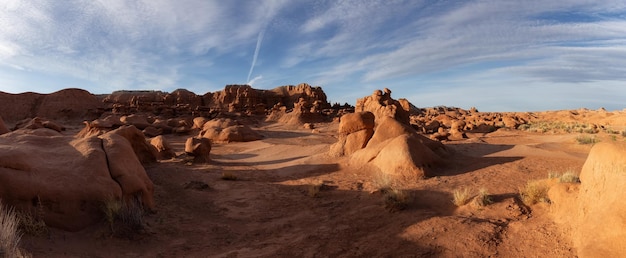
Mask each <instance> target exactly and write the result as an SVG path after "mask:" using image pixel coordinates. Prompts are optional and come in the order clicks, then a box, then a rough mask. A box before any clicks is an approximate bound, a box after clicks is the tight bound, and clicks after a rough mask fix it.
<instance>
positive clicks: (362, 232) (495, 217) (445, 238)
mask: <svg viewBox="0 0 626 258" xmlns="http://www.w3.org/2000/svg"><path fill="white" fill-rule="evenodd" d="M255 129H256V130H258V132H260V133H261V134H262V135H264V136H265V139H263V140H260V141H255V142H246V143H228V144H214V146H213V149H212V151H211V155H212V162H211V163H210V164H207V165H192V164H189V163H186V162H184V161H182V160H180V159H172V160H167V161H163V162H160V163H159V164H156V165H152V166H150V167H148V168H147V172H148V175H149V176H150V178H151V179H152V180H153V182H154V184H155V200H156V203H157V207H158V208H157V209H158V210H157V212H156V213H154V214H148V215H146V217H145V220H146V224H147V226H146V232H145V233H143V234H139V235H136V236H134V237H132V238H131V239H127V238H119V237H111V234H110V229H109V228H108V227H107V226H106V222H103V223H102V225H98V226H94V227H93V228H90V229H87V230H84V231H81V232H76V233H71V232H63V231H58V230H52V231H51V233H50V236H49V237H32V236H25V237H24V239H23V240H22V246H23V247H24V248H25V249H26V250H28V251H29V252H31V253H32V254H33V255H34V257H573V256H576V255H575V253H576V252H575V250H574V249H573V248H572V245H571V243H570V241H569V239H568V238H567V237H566V236H565V234H563V233H561V231H560V230H559V229H558V228H557V227H556V225H555V224H554V222H552V220H551V219H550V214H549V206H548V205H546V204H539V205H534V206H532V207H527V206H525V205H524V204H522V203H521V201H519V199H518V197H517V193H518V189H519V188H520V187H521V186H523V185H524V184H525V183H526V182H527V181H528V180H530V179H540V178H546V177H547V175H548V173H549V172H557V173H563V172H566V171H568V170H571V171H575V172H578V171H580V168H581V167H582V165H583V163H584V161H585V158H586V156H587V154H588V152H589V150H590V146H586V145H579V144H577V143H576V142H575V140H574V139H575V137H576V136H577V134H549V135H545V134H536V133H525V132H520V131H516V130H500V131H497V132H494V133H491V134H488V135H478V134H476V135H470V139H467V140H463V141H456V142H447V143H446V146H447V147H448V148H449V149H450V151H451V152H452V154H451V155H450V157H449V158H448V160H447V163H446V164H445V165H444V166H442V167H441V168H439V169H438V170H437V171H436V173H437V175H438V176H435V177H431V178H428V179H425V180H422V181H418V182H404V183H403V184H402V186H401V187H402V188H403V189H405V190H407V191H408V192H409V193H410V195H411V196H412V200H411V201H410V203H409V205H408V208H407V209H405V210H402V211H398V212H390V211H388V210H387V209H385V207H384V205H383V197H382V195H381V194H380V191H377V190H378V189H380V187H381V185H384V184H385V183H386V180H387V179H386V178H385V177H382V176H380V175H378V174H376V173H373V172H371V171H368V170H367V169H360V168H354V167H348V166H346V165H345V164H346V159H345V158H339V159H337V158H330V157H328V156H326V154H325V153H326V151H327V150H328V148H329V145H330V144H332V143H334V142H335V141H336V138H335V137H334V136H333V134H334V132H336V124H334V125H333V124H322V125H318V130H319V132H315V133H313V132H311V130H304V129H288V128H286V127H284V126H281V125H277V124H264V125H262V126H260V127H257V128H255ZM186 137H188V136H167V139H168V140H169V141H170V142H171V144H172V145H173V147H174V148H175V149H176V150H177V151H182V149H183V144H184V140H185V139H186ZM223 173H227V174H232V175H234V176H236V177H237V180H223V179H221V178H222V175H223ZM190 182H196V184H197V183H198V182H202V183H205V184H207V185H208V188H205V189H202V188H201V187H196V188H194V187H192V185H191V184H190ZM315 185H317V186H320V185H321V189H320V191H319V193H317V194H316V195H315V196H313V194H311V192H310V191H311V189H312V188H313V186H315ZM463 187H469V188H472V189H474V190H478V189H480V188H484V189H486V190H488V191H489V193H490V194H492V198H493V200H494V203H493V204H491V205H488V206H486V207H477V206H473V205H465V206H462V207H456V206H455V205H454V204H453V203H452V192H453V191H454V190H455V189H460V188H463Z"/></svg>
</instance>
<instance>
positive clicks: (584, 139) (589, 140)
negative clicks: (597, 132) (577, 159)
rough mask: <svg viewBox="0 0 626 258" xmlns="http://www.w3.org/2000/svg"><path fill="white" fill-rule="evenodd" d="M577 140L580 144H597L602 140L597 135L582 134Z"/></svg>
mask: <svg viewBox="0 0 626 258" xmlns="http://www.w3.org/2000/svg"><path fill="white" fill-rule="evenodd" d="M576 142H577V143H578V144H583V145H587V144H596V143H598V142H600V139H598V138H597V137H595V136H588V135H580V136H578V137H576Z"/></svg>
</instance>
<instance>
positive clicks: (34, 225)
mask: <svg viewBox="0 0 626 258" xmlns="http://www.w3.org/2000/svg"><path fill="white" fill-rule="evenodd" d="M36 205H37V207H36V211H35V212H18V213H17V216H18V218H19V219H20V229H21V230H22V232H24V234H27V235H30V236H47V235H49V234H50V230H49V229H48V225H46V222H45V221H44V219H43V218H44V210H43V204H42V202H41V198H40V197H39V196H37V203H36Z"/></svg>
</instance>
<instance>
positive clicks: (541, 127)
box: [518, 121, 598, 133]
mask: <svg viewBox="0 0 626 258" xmlns="http://www.w3.org/2000/svg"><path fill="white" fill-rule="evenodd" d="M594 128H595V126H593V125H588V124H581V123H578V122H574V123H568V122H559V121H537V122H532V123H526V124H522V125H520V126H519V127H518V129H519V130H523V131H529V132H537V133H547V132H551V133H583V132H585V133H598V130H597V129H594Z"/></svg>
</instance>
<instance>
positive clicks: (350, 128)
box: [329, 89, 447, 180]
mask: <svg viewBox="0 0 626 258" xmlns="http://www.w3.org/2000/svg"><path fill="white" fill-rule="evenodd" d="M357 103H358V104H357V108H356V109H357V110H363V111H362V112H357V113H354V114H346V115H343V116H342V117H341V118H340V123H339V139H338V141H337V143H335V144H333V145H332V146H331V147H330V151H329V155H331V156H335V157H336V156H343V155H347V156H350V164H351V165H353V166H357V167H359V166H365V165H373V166H374V167H376V168H377V169H378V170H380V172H381V173H382V174H384V175H388V176H393V177H396V178H399V179H403V180H416V179H421V178H424V177H428V176H432V174H431V173H430V172H431V168H432V167H433V166H434V165H436V164H437V163H440V162H441V161H442V157H443V156H445V155H447V150H446V148H445V146H443V144H441V143H439V142H436V141H432V140H430V139H428V138H426V137H424V136H422V135H420V134H418V133H417V132H416V131H415V129H414V128H412V127H410V126H409V125H408V122H409V110H410V108H409V107H410V106H412V105H411V104H410V103H408V101H406V100H401V101H397V100H394V99H393V98H391V91H390V90H389V89H385V90H384V92H383V91H381V90H376V91H375V92H374V94H372V96H368V97H365V98H362V99H359V100H358V101H357ZM364 110H367V111H364Z"/></svg>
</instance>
